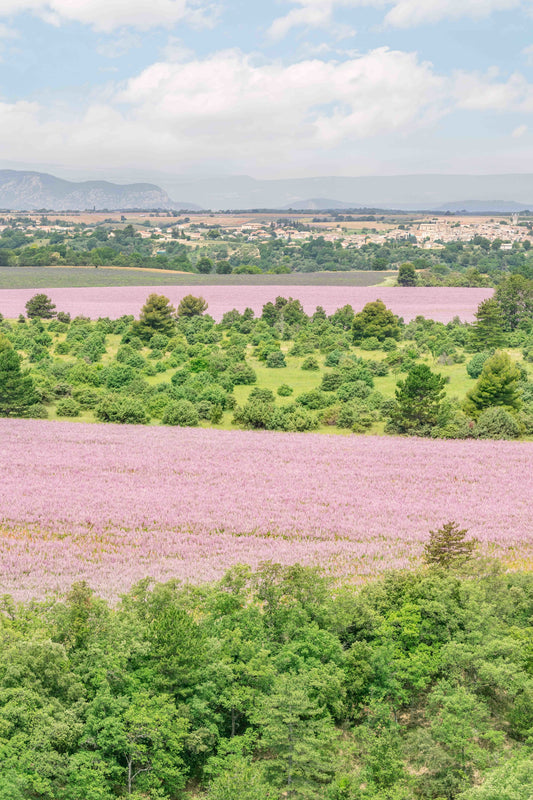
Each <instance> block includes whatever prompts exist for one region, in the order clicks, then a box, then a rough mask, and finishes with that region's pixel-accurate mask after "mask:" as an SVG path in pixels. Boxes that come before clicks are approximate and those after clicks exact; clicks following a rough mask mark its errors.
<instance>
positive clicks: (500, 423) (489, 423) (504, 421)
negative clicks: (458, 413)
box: [475, 406, 521, 439]
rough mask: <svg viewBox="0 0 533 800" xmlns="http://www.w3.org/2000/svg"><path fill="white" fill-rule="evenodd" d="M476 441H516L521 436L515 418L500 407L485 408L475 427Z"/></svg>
mask: <svg viewBox="0 0 533 800" xmlns="http://www.w3.org/2000/svg"><path fill="white" fill-rule="evenodd" d="M475 430H476V436H477V437H478V439H518V437H519V436H520V434H521V430H520V424H519V422H518V420H517V419H516V417H514V416H513V415H512V414H510V413H509V412H508V411H506V409H505V408H502V407H501V406H491V407H490V408H486V409H485V410H484V411H483V412H482V413H481V414H480V415H479V418H478V421H477V425H476V429H475Z"/></svg>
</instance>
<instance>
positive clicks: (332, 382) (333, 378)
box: [320, 372, 344, 392]
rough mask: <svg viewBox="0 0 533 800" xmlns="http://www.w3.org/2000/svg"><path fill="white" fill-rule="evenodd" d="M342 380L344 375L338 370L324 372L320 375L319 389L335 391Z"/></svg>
mask: <svg viewBox="0 0 533 800" xmlns="http://www.w3.org/2000/svg"><path fill="white" fill-rule="evenodd" d="M343 381H344V376H343V375H342V374H341V373H340V372H326V373H324V375H323V376H322V382H321V384H320V389H321V390H322V391H323V392H336V391H337V389H338V388H339V386H340V385H341V384H342V383H343Z"/></svg>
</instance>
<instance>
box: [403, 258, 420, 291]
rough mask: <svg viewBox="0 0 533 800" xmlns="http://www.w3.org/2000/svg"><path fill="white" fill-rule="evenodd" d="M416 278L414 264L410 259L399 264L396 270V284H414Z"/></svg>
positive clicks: (416, 281) (416, 280)
mask: <svg viewBox="0 0 533 800" xmlns="http://www.w3.org/2000/svg"><path fill="white" fill-rule="evenodd" d="M417 283H418V278H417V274H416V269H415V265H414V264H412V263H411V262H410V261H406V263H405V264H400V268H399V270H398V286H416V285H417Z"/></svg>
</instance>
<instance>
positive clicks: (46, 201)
mask: <svg viewBox="0 0 533 800" xmlns="http://www.w3.org/2000/svg"><path fill="white" fill-rule="evenodd" d="M0 208H6V209H16V210H20V211H31V210H35V209H50V210H53V211H74V210H82V211H83V210H85V209H92V208H96V209H109V210H110V211H111V210H126V209H133V208H165V209H191V210H196V209H198V208H199V207H198V206H196V205H195V204H194V203H180V202H174V201H173V200H171V198H170V197H169V196H168V194H167V192H165V191H164V190H163V189H161V188H160V187H159V186H156V185H155V184H152V183H132V184H126V185H119V184H116V183H110V182H108V181H83V182H79V183H75V182H72V181H66V180H63V179H62V178H56V177H55V176H54V175H49V174H47V173H42V172H27V171H18V170H0Z"/></svg>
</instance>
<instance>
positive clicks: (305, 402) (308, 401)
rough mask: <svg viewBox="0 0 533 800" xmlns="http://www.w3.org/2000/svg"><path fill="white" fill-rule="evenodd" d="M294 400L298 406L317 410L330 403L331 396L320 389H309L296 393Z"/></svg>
mask: <svg viewBox="0 0 533 800" xmlns="http://www.w3.org/2000/svg"><path fill="white" fill-rule="evenodd" d="M296 402H297V403H298V405H300V406H305V407H306V408H310V409H312V410H317V409H319V408H326V406H329V405H331V398H330V397H328V396H327V395H326V394H324V392H321V391H320V389H311V391H310V392H304V393H303V394H300V395H298V397H297V398H296Z"/></svg>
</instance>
